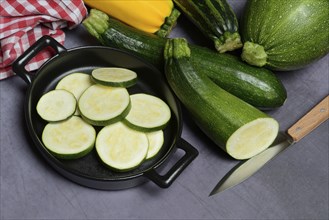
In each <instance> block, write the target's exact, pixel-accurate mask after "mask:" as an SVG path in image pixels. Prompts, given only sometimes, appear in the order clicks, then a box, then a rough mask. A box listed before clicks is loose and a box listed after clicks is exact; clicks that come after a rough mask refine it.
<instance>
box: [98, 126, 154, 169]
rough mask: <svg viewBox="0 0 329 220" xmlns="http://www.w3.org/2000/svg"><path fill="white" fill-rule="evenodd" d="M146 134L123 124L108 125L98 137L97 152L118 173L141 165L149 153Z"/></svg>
mask: <svg viewBox="0 0 329 220" xmlns="http://www.w3.org/2000/svg"><path fill="white" fill-rule="evenodd" d="M148 146H149V144H148V139H147V136H146V134H145V133H143V132H139V131H136V130H133V129H131V128H129V127H128V126H126V125H125V124H124V123H122V122H117V123H114V124H111V125H108V126H106V127H104V128H102V130H100V132H99V133H98V135H97V138H96V151H97V154H98V156H99V157H100V159H101V160H102V162H103V163H104V164H105V165H107V166H108V167H110V168H112V169H115V170H117V171H127V170H131V169H133V168H135V167H137V166H138V165H140V164H141V163H142V162H143V161H144V159H145V158H146V155H147V152H148Z"/></svg>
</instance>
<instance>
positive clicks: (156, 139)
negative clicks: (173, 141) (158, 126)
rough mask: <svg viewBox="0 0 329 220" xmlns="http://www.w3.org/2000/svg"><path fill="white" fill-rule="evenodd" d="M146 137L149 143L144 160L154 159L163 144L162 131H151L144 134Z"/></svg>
mask: <svg viewBox="0 0 329 220" xmlns="http://www.w3.org/2000/svg"><path fill="white" fill-rule="evenodd" d="M146 136H147V138H148V141H149V149H148V152H147V156H146V159H150V158H152V157H154V156H155V155H156V154H157V153H158V152H159V151H160V149H161V147H162V145H163V143H164V135H163V131H162V130H159V131H153V132H148V133H146Z"/></svg>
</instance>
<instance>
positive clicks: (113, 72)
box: [91, 67, 137, 88]
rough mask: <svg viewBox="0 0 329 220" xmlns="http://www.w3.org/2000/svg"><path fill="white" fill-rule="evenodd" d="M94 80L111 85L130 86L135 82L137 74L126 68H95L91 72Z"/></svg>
mask: <svg viewBox="0 0 329 220" xmlns="http://www.w3.org/2000/svg"><path fill="white" fill-rule="evenodd" d="M91 78H92V80H93V81H94V82H96V83H99V84H102V85H105V86H113V87H126V88H127V87H130V86H133V85H135V84H136V82H137V74H136V73H135V72H134V71H132V70H129V69H126V68H118V67H108V68H97V69H94V70H93V71H92V73H91Z"/></svg>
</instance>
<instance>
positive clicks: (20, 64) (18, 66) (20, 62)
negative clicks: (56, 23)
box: [12, 35, 66, 84]
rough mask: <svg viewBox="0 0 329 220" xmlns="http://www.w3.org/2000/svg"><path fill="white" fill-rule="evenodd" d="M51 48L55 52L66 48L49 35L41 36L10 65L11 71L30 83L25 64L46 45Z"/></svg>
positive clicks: (30, 78) (29, 75) (60, 51)
mask: <svg viewBox="0 0 329 220" xmlns="http://www.w3.org/2000/svg"><path fill="white" fill-rule="evenodd" d="M48 46H49V47H51V48H53V49H54V50H55V51H56V52H57V53H62V52H64V51H66V48H65V47H63V46H62V45H61V44H60V43H58V42H57V41H56V40H55V39H54V38H52V37H50V36H47V35H45V36H43V37H41V38H40V39H39V40H37V41H36V42H35V43H34V44H33V45H32V46H31V47H29V48H28V49H27V50H26V51H24V53H23V54H22V55H21V56H19V57H18V58H17V59H16V60H15V62H14V63H13V65H12V68H13V71H14V72H15V73H16V74H17V75H18V76H20V77H21V78H22V79H23V80H24V81H25V82H26V83H27V84H31V82H32V76H31V74H29V72H28V71H27V70H26V69H25V66H26V64H27V63H28V62H29V61H30V60H31V59H32V58H33V57H35V56H36V55H37V54H38V53H39V52H40V51H42V50H43V49H45V48H46V47H48Z"/></svg>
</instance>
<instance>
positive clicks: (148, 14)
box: [84, 0, 180, 37]
mask: <svg viewBox="0 0 329 220" xmlns="http://www.w3.org/2000/svg"><path fill="white" fill-rule="evenodd" d="M84 2H85V4H86V5H88V6H89V7H91V8H95V9H98V10H100V11H103V12H105V13H107V14H108V15H110V16H112V17H114V18H116V19H118V20H120V21H122V22H124V23H126V24H128V25H130V26H132V27H135V28H137V29H140V30H142V31H145V32H148V33H154V34H157V35H159V36H162V37H165V36H167V35H168V34H169V33H170V31H171V29H172V28H173V26H174V25H175V24H176V21H177V19H178V17H179V15H180V12H179V11H178V10H177V9H176V8H175V7H174V4H173V2H172V0H84Z"/></svg>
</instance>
